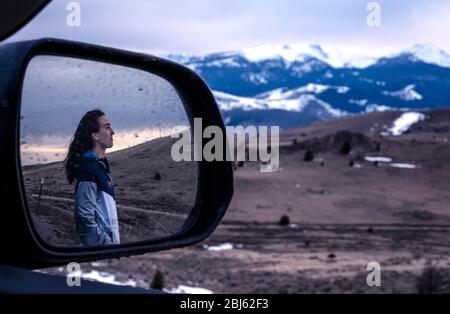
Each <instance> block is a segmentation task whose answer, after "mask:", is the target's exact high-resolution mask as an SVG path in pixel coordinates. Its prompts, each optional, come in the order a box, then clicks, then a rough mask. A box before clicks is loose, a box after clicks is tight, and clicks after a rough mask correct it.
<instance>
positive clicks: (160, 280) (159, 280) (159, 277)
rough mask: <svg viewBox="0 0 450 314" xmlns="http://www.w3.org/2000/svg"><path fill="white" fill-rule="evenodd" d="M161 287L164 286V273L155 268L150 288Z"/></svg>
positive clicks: (157, 288)
mask: <svg viewBox="0 0 450 314" xmlns="http://www.w3.org/2000/svg"><path fill="white" fill-rule="evenodd" d="M163 288H164V274H163V273H162V272H161V271H160V270H157V271H156V273H155V275H154V276H153V280H152V282H151V284H150V289H153V290H162V289H163Z"/></svg>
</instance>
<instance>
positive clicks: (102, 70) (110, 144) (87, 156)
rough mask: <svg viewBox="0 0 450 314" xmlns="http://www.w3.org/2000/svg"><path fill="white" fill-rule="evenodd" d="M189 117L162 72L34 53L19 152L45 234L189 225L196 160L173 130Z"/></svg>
mask: <svg viewBox="0 0 450 314" xmlns="http://www.w3.org/2000/svg"><path fill="white" fill-rule="evenodd" d="M189 125H190V123H189V119H188V117H187V114H186V111H185V108H184V105H183V102H182V100H181V99H180V97H179V95H178V93H177V92H176V90H175V88H174V87H173V86H172V85H171V84H170V83H169V82H168V81H166V80H165V79H163V78H161V77H159V76H157V75H154V74H151V73H148V72H145V71H142V70H138V69H135V68H128V67H125V66H119V65H115V64H109V63H103V62H97V61H91V60H84V59H79V58H72V57H62V56H53V55H52V56H49V55H40V56H36V57H34V58H33V59H32V60H31V61H30V63H29V65H28V68H27V70H26V73H25V77H24V82H23V92H22V104H21V115H20V157H21V165H22V175H23V182H24V186H25V193H26V200H27V204H28V209H29V211H30V214H31V216H32V219H33V223H34V225H35V227H36V230H37V232H38V233H39V235H40V237H41V238H42V239H43V240H44V241H46V242H47V243H48V244H50V245H52V246H75V247H78V246H103V245H112V244H119V243H120V244H123V243H127V242H136V241H143V240H151V239H156V238H161V237H166V236H170V235H172V234H174V233H176V232H179V231H181V229H182V227H183V224H184V223H185V221H186V219H187V217H188V216H189V213H190V211H191V209H192V208H193V207H194V205H195V200H196V195H197V163H195V162H189V161H182V162H175V161H174V160H173V159H172V157H171V147H172V144H173V143H174V142H175V141H177V139H176V138H172V137H171V132H172V130H173V128H174V127H175V126H189ZM70 181H73V182H72V183H71V184H69V182H70Z"/></svg>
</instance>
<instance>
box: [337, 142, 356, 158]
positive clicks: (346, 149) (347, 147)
mask: <svg viewBox="0 0 450 314" xmlns="http://www.w3.org/2000/svg"><path fill="white" fill-rule="evenodd" d="M352 149H353V147H352V144H350V142H348V141H346V142H344V144H343V145H342V147H341V149H340V150H339V152H340V153H341V154H342V155H348V154H350V152H351V151H352Z"/></svg>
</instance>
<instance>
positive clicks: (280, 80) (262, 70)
mask: <svg viewBox="0 0 450 314" xmlns="http://www.w3.org/2000/svg"><path fill="white" fill-rule="evenodd" d="M164 57H166V58H169V59H171V60H173V61H176V62H179V63H182V64H184V65H186V66H188V67H190V68H191V69H193V70H194V71H196V72H197V73H198V74H200V75H201V76H202V77H203V78H204V79H205V81H206V82H207V83H208V85H209V86H210V88H211V89H212V90H213V91H214V95H215V97H216V99H217V102H218V104H219V106H220V108H221V111H222V114H223V117H224V120H225V122H226V123H227V124H229V125H237V124H240V125H249V124H252V125H279V126H280V127H281V128H289V127H294V126H299V125H306V124H309V123H312V122H316V121H321V120H328V119H332V118H337V117H342V116H349V115H353V114H359V113H366V112H373V111H385V110H425V109H434V108H442V107H448V106H450V89H449V88H448V86H450V54H448V53H447V52H445V51H443V50H441V49H439V48H438V47H436V46H433V45H415V46H413V47H411V48H409V49H407V50H404V51H401V52H399V53H396V54H391V55H386V56H381V57H370V56H363V55H356V54H343V53H341V52H340V51H339V50H338V49H336V48H334V47H330V46H324V45H310V44H293V45H264V46H259V47H255V48H250V49H244V50H238V51H231V52H222V53H213V54H207V55H203V56H198V55H197V56H196V55H183V54H180V55H165V56H164Z"/></svg>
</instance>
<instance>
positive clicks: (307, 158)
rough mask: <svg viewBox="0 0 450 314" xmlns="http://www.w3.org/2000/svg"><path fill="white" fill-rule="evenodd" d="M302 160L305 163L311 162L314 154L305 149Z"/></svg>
mask: <svg viewBox="0 0 450 314" xmlns="http://www.w3.org/2000/svg"><path fill="white" fill-rule="evenodd" d="M303 160H304V161H306V162H309V161H313V160H314V153H313V151H312V150H310V149H307V150H306V151H305V154H304V155H303Z"/></svg>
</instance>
